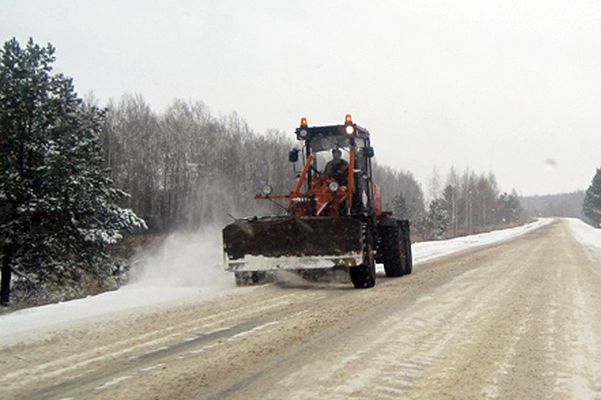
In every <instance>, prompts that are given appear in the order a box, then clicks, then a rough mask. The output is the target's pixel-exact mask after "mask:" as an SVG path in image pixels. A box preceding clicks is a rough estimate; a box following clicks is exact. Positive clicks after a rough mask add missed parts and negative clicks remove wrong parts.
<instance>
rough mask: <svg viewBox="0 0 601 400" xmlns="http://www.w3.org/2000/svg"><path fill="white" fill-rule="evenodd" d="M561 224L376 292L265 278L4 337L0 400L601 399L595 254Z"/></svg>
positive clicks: (428, 264) (438, 262) (469, 253)
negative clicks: (213, 294) (213, 293)
mask: <svg viewBox="0 0 601 400" xmlns="http://www.w3.org/2000/svg"><path fill="white" fill-rule="evenodd" d="M571 224H572V222H559V223H555V224H549V225H546V226H542V227H540V229H536V230H533V231H530V232H528V233H525V234H523V235H521V236H520V237H517V238H515V239H513V240H507V241H503V242H501V243H497V244H495V245H492V246H486V247H482V243H481V242H479V245H478V246H476V247H475V248H472V250H466V251H462V252H460V253H455V254H452V255H447V256H445V257H442V258H436V259H430V260H429V261H424V262H422V263H421V265H420V267H419V268H417V269H416V270H415V272H414V274H413V275H411V276H407V277H403V278H398V279H386V278H384V277H379V281H378V286H377V287H376V288H375V289H373V290H354V289H351V288H350V286H349V285H347V284H309V283H288V284H279V285H266V286H263V287H258V288H255V289H251V290H245V289H243V290H233V291H226V292H223V293H221V294H220V295H219V297H218V298H204V299H202V300H198V301H196V300H194V299H187V300H186V301H181V302H178V303H174V304H171V305H167V304H166V303H165V304H163V306H162V307H160V308H156V309H154V310H152V309H150V310H149V309H145V311H144V312H140V310H141V309H140V310H138V311H136V312H133V311H131V312H125V311H124V313H122V314H118V315H115V316H113V317H108V316H106V317H104V318H103V320H102V321H100V322H93V321H85V322H80V323H78V324H77V325H70V326H68V327H64V328H61V329H60V330H57V331H56V332H54V333H47V334H44V335H39V337H37V338H34V339H31V338H30V339H26V340H17V341H16V342H14V343H13V344H10V345H7V344H4V343H3V345H2V347H1V348H0V365H1V367H2V375H0V398H3V399H4V398H27V399H36V398H44V399H46V398H48V399H59V398H73V399H78V398H106V399H133V398H141V399H145V398H157V399H176V398H182V399H187V398H201V399H204V398H209V399H221V398H232V399H238V398H239V399H247V398H272V399H280V398H290V399H312V398H332V399H337V398H339V399H347V398H358V399H363V398H377V399H386V398H391V399H395V398H400V397H402V398H518V399H519V398H523V399H526V398H528V399H529V398H574V399H580V398H600V397H601V381H600V380H599V377H600V376H601V334H600V333H599V332H601V314H600V313H599V312H598V310H599V309H601V291H599V288H600V287H601V264H600V261H599V258H598V257H597V255H598V253H595V252H592V251H589V250H588V247H583V245H581V244H580V243H579V242H577V241H576V240H575V239H574V237H573V233H572V228H571V227H572V225H571ZM583 229H584V228H583ZM437 245H438V246H443V247H446V246H445V245H444V244H442V243H438V244H437ZM449 246H450V245H449ZM416 247H417V246H416ZM462 249H463V248H462ZM447 250H448V248H447ZM438 254H444V251H443V250H441V251H440V252H439V253H438ZM416 258H417V257H416Z"/></svg>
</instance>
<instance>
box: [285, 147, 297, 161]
mask: <svg viewBox="0 0 601 400" xmlns="http://www.w3.org/2000/svg"><path fill="white" fill-rule="evenodd" d="M298 152H299V150H298V149H292V150H290V152H289V153H288V161H290V162H291V163H295V162H297V161H298Z"/></svg>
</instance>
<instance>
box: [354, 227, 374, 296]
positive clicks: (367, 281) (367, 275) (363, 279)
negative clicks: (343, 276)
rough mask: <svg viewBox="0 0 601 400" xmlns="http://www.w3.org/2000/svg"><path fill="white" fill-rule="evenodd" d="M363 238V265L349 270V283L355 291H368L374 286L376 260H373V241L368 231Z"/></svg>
mask: <svg viewBox="0 0 601 400" xmlns="http://www.w3.org/2000/svg"><path fill="white" fill-rule="evenodd" d="M365 237H366V239H365V249H364V252H363V253H364V254H363V264H361V265H358V266H356V267H351V268H349V272H350V275H351V281H352V282H353V286H355V288H356V289H368V288H372V287H374V286H375V285H376V260H375V259H374V245H373V239H372V235H371V234H370V233H369V231H367V233H366V235H365Z"/></svg>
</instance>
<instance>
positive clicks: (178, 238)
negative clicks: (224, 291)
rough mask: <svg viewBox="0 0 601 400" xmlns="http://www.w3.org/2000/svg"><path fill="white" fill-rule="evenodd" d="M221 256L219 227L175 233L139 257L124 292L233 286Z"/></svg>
mask: <svg viewBox="0 0 601 400" xmlns="http://www.w3.org/2000/svg"><path fill="white" fill-rule="evenodd" d="M222 254H223V253H222V249H221V232H220V230H219V229H218V228H211V229H205V230H203V231H200V232H196V233H174V234H172V235H170V236H169V237H168V238H167V239H165V241H164V242H163V243H162V244H161V245H160V246H159V248H157V249H153V250H152V251H149V252H148V253H147V254H142V255H140V257H139V259H138V261H137V262H136V263H135V264H134V266H133V267H132V269H131V271H130V276H129V279H130V283H129V284H128V285H126V286H125V287H124V288H123V289H126V288H131V287H136V288H144V287H149V288H150V287H154V288H186V287H203V288H220V287H221V288H228V287H232V286H233V278H232V276H231V274H228V273H226V272H225V271H224V270H223V266H222V257H223V255H222Z"/></svg>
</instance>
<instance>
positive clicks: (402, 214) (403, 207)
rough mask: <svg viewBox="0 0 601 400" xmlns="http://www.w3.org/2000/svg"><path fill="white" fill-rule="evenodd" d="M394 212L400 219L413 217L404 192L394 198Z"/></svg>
mask: <svg viewBox="0 0 601 400" xmlns="http://www.w3.org/2000/svg"><path fill="white" fill-rule="evenodd" d="M392 214H393V215H394V217H395V218H399V219H410V217H411V215H410V211H409V206H408V205H407V200H405V197H404V196H403V194H402V193H399V194H398V195H396V196H395V197H394V198H393V199H392Z"/></svg>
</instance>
